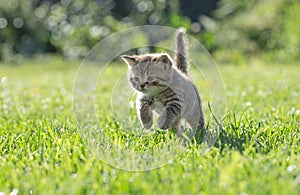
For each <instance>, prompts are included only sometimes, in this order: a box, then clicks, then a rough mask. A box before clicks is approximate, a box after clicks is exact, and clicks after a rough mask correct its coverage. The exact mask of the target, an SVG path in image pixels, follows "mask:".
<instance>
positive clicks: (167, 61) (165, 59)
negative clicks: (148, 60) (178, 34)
mask: <svg viewBox="0 0 300 195" xmlns="http://www.w3.org/2000/svg"><path fill="white" fill-rule="evenodd" d="M157 61H158V62H162V63H164V64H168V65H172V64H173V63H172V59H171V57H170V56H169V55H168V54H162V55H161V56H159V57H158V59H157Z"/></svg>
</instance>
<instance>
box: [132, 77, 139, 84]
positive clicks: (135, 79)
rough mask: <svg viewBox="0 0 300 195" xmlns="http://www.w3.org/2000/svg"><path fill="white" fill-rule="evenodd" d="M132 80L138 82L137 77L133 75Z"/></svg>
mask: <svg viewBox="0 0 300 195" xmlns="http://www.w3.org/2000/svg"><path fill="white" fill-rule="evenodd" d="M132 80H133V81H134V82H136V83H138V82H140V79H139V77H133V78H132Z"/></svg>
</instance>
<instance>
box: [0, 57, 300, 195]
mask: <svg viewBox="0 0 300 195" xmlns="http://www.w3.org/2000/svg"><path fill="white" fill-rule="evenodd" d="M79 64H80V62H78V61H64V60H62V59H59V58H55V57H47V56H43V57H37V58H34V59H31V60H23V61H22V62H21V64H11V65H9V64H4V63H1V64H0V140H1V141H0V167H1V169H0V194H9V193H11V192H14V193H16V192H18V193H19V194H298V193H299V192H300V155H299V152H300V147H299V146H300V84H299V83H300V77H299V73H300V64H299V63H298V64H294V65H293V64H291V65H273V64H272V63H270V62H258V61H251V62H249V64H247V65H223V66H220V67H219V68H220V71H221V73H222V76H223V80H224V84H225V88H226V100H227V101H226V113H225V116H224V117H223V130H222V131H221V132H220V135H219V139H218V140H217V141H216V143H215V144H214V146H213V147H212V148H211V150H210V151H209V152H207V153H206V154H205V155H204V154H203V152H202V147H203V144H196V143H193V144H191V145H189V146H185V148H183V149H182V150H180V153H178V154H177V155H175V156H174V155H173V157H174V158H171V159H169V160H168V161H167V163H166V164H165V165H163V166H160V167H159V168H155V169H152V170H145V171H126V170H122V169H118V168H115V166H113V165H114V164H113V162H112V163H111V161H110V160H111V159H106V157H107V156H105V155H104V154H103V155H102V156H100V157H99V155H95V154H94V153H93V150H92V149H91V148H90V147H89V144H87V142H86V141H85V138H86V137H83V136H82V130H81V129H80V128H81V127H80V126H78V125H77V123H76V121H75V119H74V116H73V111H74V110H73V104H72V95H73V84H74V81H75V78H76V73H77V70H78V68H79ZM125 70H126V66H124V65H123V64H122V65H118V63H116V64H115V65H113V66H112V67H111V68H110V70H108V71H107V74H108V76H107V77H106V78H109V77H111V78H112V79H113V78H114V77H115V75H116V74H122V73H124V71H125ZM101 84H102V86H101V88H99V90H98V91H97V93H98V94H99V96H97V97H99V100H97V101H98V102H97V105H98V106H97V107H96V108H97V109H98V110H99V111H98V112H97V113H96V114H97V118H98V119H99V123H101V124H102V127H103V129H102V131H101V133H104V134H102V135H106V136H108V137H109V139H111V140H112V143H116V142H117V145H118V146H119V147H127V148H128V149H132V150H136V151H137V152H142V151H143V150H145V151H146V150H147V149H148V150H149V148H150V150H153V151H159V150H158V149H159V148H161V146H164V144H166V146H167V147H171V148H172V146H173V147H177V144H178V143H177V142H176V139H177V138H176V136H175V134H174V133H173V132H162V131H154V132H152V133H147V134H146V135H143V134H142V133H136V134H134V133H132V131H127V130H125V129H126V128H125V127H123V126H122V125H120V124H119V123H118V121H116V120H114V119H113V116H111V113H110V112H109V111H108V109H109V107H110V101H109V99H108V98H110V97H109V95H108V94H109V92H108V91H109V90H108V89H110V87H111V86H110V85H111V82H110V80H109V79H108V80H104V81H103V82H101ZM204 99H205V97H204ZM116 107H117V106H116ZM205 115H206V116H209V115H210V114H209V111H208V110H205ZM132 117H134V114H133V116H132ZM207 118H208V122H209V120H212V119H210V118H209V117H207ZM128 139H129V140H130V141H131V142H130V143H129V144H127V145H126V143H127V142H126V140H128ZM124 140H125V142H124ZM103 141H104V142H103V143H104V144H103V143H99V144H102V145H105V143H106V142H105V141H107V140H105V139H103ZM141 143H143V144H141ZM104 147H107V145H105V146H104ZM143 147H147V148H146V149H145V148H143ZM103 151H106V150H103ZM107 151H109V150H107ZM155 155H156V156H159V155H161V156H163V155H164V154H155ZM102 157H104V159H103V158H102ZM107 158H109V157H107ZM163 160H164V159H163ZM122 162H123V161H122V160H119V164H118V166H120V164H122ZM124 163H127V162H124ZM144 163H145V162H144ZM158 163H162V162H161V161H158ZM158 165H159V164H158ZM158 165H157V166H158ZM118 166H117V167H118ZM124 166H125V165H124ZM132 170H135V169H134V167H133V168H132Z"/></svg>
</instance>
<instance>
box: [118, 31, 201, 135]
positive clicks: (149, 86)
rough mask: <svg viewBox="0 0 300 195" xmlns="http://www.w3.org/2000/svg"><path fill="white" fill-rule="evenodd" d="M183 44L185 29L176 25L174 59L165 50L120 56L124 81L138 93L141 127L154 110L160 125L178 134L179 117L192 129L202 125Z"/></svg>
mask: <svg viewBox="0 0 300 195" xmlns="http://www.w3.org/2000/svg"><path fill="white" fill-rule="evenodd" d="M186 47H187V40H186V38H185V29H184V28H179V29H178V30H177V32H176V34H175V56H174V58H175V60H174V61H173V60H172V58H171V57H170V56H169V55H168V54H167V53H159V54H144V55H133V56H128V55H123V56H122V59H123V60H124V61H125V62H126V63H127V64H128V72H127V78H128V81H129V83H130V84H131V86H132V87H133V88H134V89H135V91H137V93H138V95H137V99H136V107H137V113H138V117H139V119H140V121H141V123H142V125H143V127H144V128H146V129H149V128H151V127H152V125H153V113H152V111H153V110H154V111H156V112H157V113H158V114H159V117H158V127H159V128H160V129H170V128H175V129H176V130H177V134H178V135H181V134H182V127H181V123H180V121H181V119H185V120H186V121H187V123H188V124H189V125H190V127H191V128H192V129H193V130H198V129H199V130H201V129H202V130H203V129H204V117H203V112H202V108H201V101H200V96H199V94H198V91H197V88H196V87H195V85H194V84H193V83H192V82H191V81H190V79H189V77H188V73H187V65H188V59H187V49H186Z"/></svg>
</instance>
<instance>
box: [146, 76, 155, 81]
mask: <svg viewBox="0 0 300 195" xmlns="http://www.w3.org/2000/svg"><path fill="white" fill-rule="evenodd" d="M154 79H155V78H154V77H153V76H148V78H147V80H148V81H149V82H152V81H154Z"/></svg>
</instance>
